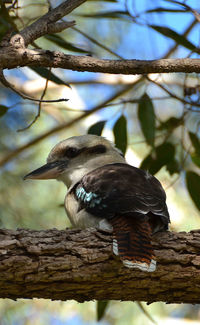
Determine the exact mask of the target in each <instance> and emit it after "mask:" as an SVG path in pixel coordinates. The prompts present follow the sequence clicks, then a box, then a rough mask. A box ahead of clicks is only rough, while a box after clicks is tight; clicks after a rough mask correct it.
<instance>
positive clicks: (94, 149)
mask: <svg viewBox="0 0 200 325" xmlns="http://www.w3.org/2000/svg"><path fill="white" fill-rule="evenodd" d="M87 152H88V153H96V154H98V153H104V152H106V147H105V146H104V145H103V144H98V145H96V146H94V147H90V148H87Z"/></svg>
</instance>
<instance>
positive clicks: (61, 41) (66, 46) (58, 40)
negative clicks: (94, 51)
mask: <svg viewBox="0 0 200 325" xmlns="http://www.w3.org/2000/svg"><path fill="white" fill-rule="evenodd" d="M44 38H46V39H47V40H48V41H50V42H52V43H54V44H56V45H58V46H60V47H62V48H63V49H65V50H68V51H71V52H79V53H84V54H91V52H90V51H86V50H84V49H81V48H80V47H77V46H75V45H73V44H72V43H69V42H67V41H65V40H64V39H63V38H62V37H60V36H58V35H54V34H48V35H45V36H44Z"/></svg>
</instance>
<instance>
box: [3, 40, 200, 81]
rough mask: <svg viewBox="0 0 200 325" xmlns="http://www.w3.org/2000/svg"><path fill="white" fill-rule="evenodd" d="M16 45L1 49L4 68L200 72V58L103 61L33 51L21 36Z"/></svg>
mask: <svg viewBox="0 0 200 325" xmlns="http://www.w3.org/2000/svg"><path fill="white" fill-rule="evenodd" d="M13 43H14V45H10V46H8V47H3V48H2V49H0V69H14V68H17V67H24V66H37V67H51V68H62V69H69V70H73V71H89V72H101V73H111V74H125V75H134V74H139V75H140V74H149V73H172V72H184V73H191V72H196V73H199V72H200V59H190V58H186V59H160V60H146V61H145V60H134V59H133V60H105V59H104V60H102V59H97V58H93V57H89V56H79V55H77V56H75V55H67V54H64V53H62V52H58V51H49V50H47V51H45V50H31V49H28V48H25V47H24V40H23V38H22V36H21V35H20V34H17V35H15V37H14V40H13Z"/></svg>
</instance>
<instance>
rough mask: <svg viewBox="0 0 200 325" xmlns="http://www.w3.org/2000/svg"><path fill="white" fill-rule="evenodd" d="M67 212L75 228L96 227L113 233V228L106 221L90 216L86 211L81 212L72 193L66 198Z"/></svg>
mask: <svg viewBox="0 0 200 325" xmlns="http://www.w3.org/2000/svg"><path fill="white" fill-rule="evenodd" d="M65 210H66V212H67V215H68V218H69V220H70V222H71V224H72V226H73V227H76V228H82V229H85V228H90V227H96V228H99V229H101V230H104V231H109V232H110V231H112V226H111V225H110V223H109V222H108V221H107V220H106V219H104V218H100V217H97V216H95V215H93V214H90V213H88V212H87V211H86V210H85V209H81V210H79V202H78V201H77V199H76V197H75V196H74V193H73V192H71V191H70V192H68V193H67V195H66V197H65Z"/></svg>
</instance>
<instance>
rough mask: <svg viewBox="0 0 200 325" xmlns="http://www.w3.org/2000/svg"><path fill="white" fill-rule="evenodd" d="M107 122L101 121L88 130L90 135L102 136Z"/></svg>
mask: <svg viewBox="0 0 200 325" xmlns="http://www.w3.org/2000/svg"><path fill="white" fill-rule="evenodd" d="M105 123H106V121H99V122H97V123H95V124H93V125H91V126H90V128H89V129H88V134H96V135H101V134H102V131H103V128H104V126H105Z"/></svg>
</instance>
